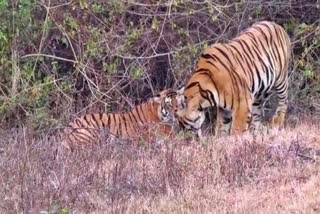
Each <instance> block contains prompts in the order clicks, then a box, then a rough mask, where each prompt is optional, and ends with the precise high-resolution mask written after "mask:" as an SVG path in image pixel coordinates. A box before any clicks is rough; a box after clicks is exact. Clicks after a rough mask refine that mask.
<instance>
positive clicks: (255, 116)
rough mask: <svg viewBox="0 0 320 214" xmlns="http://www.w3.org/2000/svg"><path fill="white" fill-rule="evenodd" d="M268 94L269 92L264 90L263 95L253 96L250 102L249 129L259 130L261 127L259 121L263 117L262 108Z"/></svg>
mask: <svg viewBox="0 0 320 214" xmlns="http://www.w3.org/2000/svg"><path fill="white" fill-rule="evenodd" d="M270 95H271V92H266V93H265V94H264V95H262V96H260V97H258V98H255V100H254V102H253V104H252V119H251V124H250V130H251V131H259V130H260V129H261V128H262V127H261V122H262V118H263V108H264V105H265V103H266V101H267V100H268V99H269V97H270Z"/></svg>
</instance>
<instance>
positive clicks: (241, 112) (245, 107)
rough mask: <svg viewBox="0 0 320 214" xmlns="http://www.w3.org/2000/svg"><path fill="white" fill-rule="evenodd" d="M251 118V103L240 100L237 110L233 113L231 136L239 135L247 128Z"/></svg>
mask: <svg viewBox="0 0 320 214" xmlns="http://www.w3.org/2000/svg"><path fill="white" fill-rule="evenodd" d="M251 118H252V101H251V100H241V101H240V103H239V106H238V108H236V109H235V110H234V111H233V115H232V126H231V134H232V135H234V134H240V133H242V132H244V131H246V130H248V128H249V124H250V122H251Z"/></svg>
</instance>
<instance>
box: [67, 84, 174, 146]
mask: <svg viewBox="0 0 320 214" xmlns="http://www.w3.org/2000/svg"><path fill="white" fill-rule="evenodd" d="M176 95H177V93H176V92H175V91H173V90H170V89H168V90H164V91H162V92H160V94H159V95H157V96H155V97H153V98H151V99H149V100H148V101H147V102H145V103H142V104H140V105H137V106H135V107H134V108H133V109H132V110H131V111H130V112H124V113H96V114H86V115H83V116H81V117H79V118H76V119H75V120H73V121H72V122H70V123H69V125H68V127H66V128H65V129H64V131H63V132H64V136H63V138H64V139H63V142H62V143H63V145H64V146H66V147H67V148H69V149H71V150H72V149H73V148H74V147H75V146H79V145H85V144H92V143H97V142H101V141H107V140H113V139H115V138H120V139H125V140H133V141H140V140H145V141H149V140H152V139H155V138H156V137H172V136H171V135H172V134H173V132H174V128H175V116H174V113H175V110H176V108H177V102H176Z"/></svg>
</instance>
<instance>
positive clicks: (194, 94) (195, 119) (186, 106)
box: [176, 85, 209, 138]
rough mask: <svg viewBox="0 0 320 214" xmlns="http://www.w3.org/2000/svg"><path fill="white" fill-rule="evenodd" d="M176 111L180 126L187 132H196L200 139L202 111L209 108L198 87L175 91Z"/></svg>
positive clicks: (202, 121)
mask: <svg viewBox="0 0 320 214" xmlns="http://www.w3.org/2000/svg"><path fill="white" fill-rule="evenodd" d="M177 94H178V95H177V100H178V111H177V112H176V117H177V119H178V121H179V123H180V125H181V126H182V127H183V128H185V129H188V130H192V131H193V132H196V133H197V134H198V136H199V137H200V138H201V126H202V124H203V123H204V121H205V112H204V109H205V108H206V107H208V106H209V103H208V101H207V100H206V99H205V98H204V97H203V94H202V93H201V89H200V87H197V86H196V85H195V86H194V87H188V88H187V90H185V88H184V87H182V88H180V89H179V90H178V91H177Z"/></svg>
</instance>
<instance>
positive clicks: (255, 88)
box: [178, 21, 290, 133]
mask: <svg viewBox="0 0 320 214" xmlns="http://www.w3.org/2000/svg"><path fill="white" fill-rule="evenodd" d="M289 59H290V39H289V36H288V35H287V33H286V32H285V30H284V29H283V28H282V27H281V26H279V25H277V24H275V23H273V22H266V21H264V22H259V23H257V24H254V25H253V26H252V27H250V28H248V29H247V30H245V31H244V32H242V33H241V34H240V35H239V36H238V37H236V38H234V39H232V40H231V41H230V42H228V43H225V44H222V43H217V44H214V45H212V46H211V47H209V48H207V49H206V50H204V52H203V54H202V55H201V57H200V59H199V61H198V63H197V66H196V69H195V71H194V72H193V74H192V76H191V78H190V79H189V81H188V82H187V84H186V86H185V90H184V93H183V95H184V97H185V98H186V99H185V103H186V106H187V108H185V109H182V110H180V111H179V112H178V113H179V115H180V116H179V118H180V119H181V120H182V123H183V124H184V126H185V127H189V128H192V129H195V130H199V129H200V126H201V124H202V123H203V121H204V113H203V112H202V109H203V108H206V107H208V106H216V107H217V108H218V124H219V125H218V126H220V128H221V127H223V126H224V128H225V129H226V130H227V129H229V128H231V132H232V133H235V132H241V131H243V130H246V129H247V128H248V124H249V123H250V122H252V124H253V126H255V124H258V123H259V122H260V121H261V108H262V107H263V104H264V102H265V100H266V99H267V98H268V97H269V96H270V92H271V90H272V89H274V90H275V91H276V95H277V97H278V98H279V104H278V108H277V110H276V114H275V116H274V117H273V120H272V123H273V124H274V125H275V126H282V125H283V119H284V116H285V112H286V109H287V88H288V66H289ZM231 123H232V125H231ZM226 125H227V126H229V127H226Z"/></svg>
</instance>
